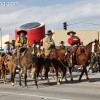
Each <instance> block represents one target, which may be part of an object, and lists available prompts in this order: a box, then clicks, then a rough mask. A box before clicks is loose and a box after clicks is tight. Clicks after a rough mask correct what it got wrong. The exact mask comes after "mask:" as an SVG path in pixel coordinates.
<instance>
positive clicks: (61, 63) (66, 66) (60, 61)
mask: <svg viewBox="0 0 100 100" xmlns="http://www.w3.org/2000/svg"><path fill="white" fill-rule="evenodd" d="M58 60H59V61H60V63H61V64H62V65H63V66H64V67H67V66H66V65H64V63H63V62H62V61H61V60H60V58H58Z"/></svg>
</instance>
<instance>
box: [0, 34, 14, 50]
mask: <svg viewBox="0 0 100 100" xmlns="http://www.w3.org/2000/svg"><path fill="white" fill-rule="evenodd" d="M6 41H10V42H11V43H12V34H7V35H4V36H2V43H1V38H0V47H2V48H3V49H4V47H5V45H6V44H4V43H5V42H6Z"/></svg>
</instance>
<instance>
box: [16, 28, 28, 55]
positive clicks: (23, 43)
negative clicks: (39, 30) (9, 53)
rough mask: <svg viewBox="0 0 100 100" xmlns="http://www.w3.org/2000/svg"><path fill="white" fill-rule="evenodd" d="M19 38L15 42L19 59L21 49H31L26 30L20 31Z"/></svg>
mask: <svg viewBox="0 0 100 100" xmlns="http://www.w3.org/2000/svg"><path fill="white" fill-rule="evenodd" d="M17 34H18V35H19V37H18V38H17V39H16V41H15V46H16V48H17V57H18V56H19V55H20V49H21V48H27V47H29V40H28V38H27V37H26V35H27V31H25V30H20V31H18V32H17Z"/></svg>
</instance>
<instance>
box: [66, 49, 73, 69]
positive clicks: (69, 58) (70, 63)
mask: <svg viewBox="0 0 100 100" xmlns="http://www.w3.org/2000/svg"><path fill="white" fill-rule="evenodd" d="M65 60H66V61H67V63H68V66H69V67H72V66H73V58H72V52H71V51H67V52H66V53H65Z"/></svg>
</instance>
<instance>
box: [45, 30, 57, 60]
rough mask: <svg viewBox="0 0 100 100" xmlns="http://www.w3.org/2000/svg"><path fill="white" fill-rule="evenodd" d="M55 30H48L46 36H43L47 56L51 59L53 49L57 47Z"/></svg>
mask: <svg viewBox="0 0 100 100" xmlns="http://www.w3.org/2000/svg"><path fill="white" fill-rule="evenodd" d="M53 34H54V32H52V31H51V30H48V32H47V34H46V36H45V37H44V38H43V48H44V50H45V57H46V58H47V59H49V57H50V53H51V52H52V49H55V42H54V40H53V38H52V36H53Z"/></svg>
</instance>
